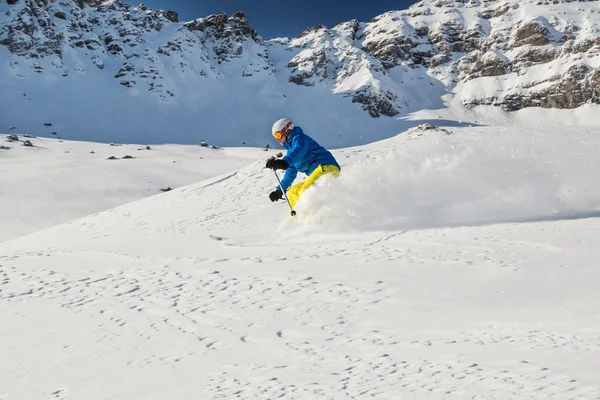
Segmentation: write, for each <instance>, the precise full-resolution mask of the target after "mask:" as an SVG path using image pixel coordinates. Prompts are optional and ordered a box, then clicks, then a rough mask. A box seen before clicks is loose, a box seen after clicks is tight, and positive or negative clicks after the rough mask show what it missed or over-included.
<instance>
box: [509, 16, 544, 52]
mask: <svg viewBox="0 0 600 400" xmlns="http://www.w3.org/2000/svg"><path fill="white" fill-rule="evenodd" d="M549 36H550V32H548V28H546V27H545V26H543V25H542V24H541V23H540V22H539V21H531V22H528V23H525V24H523V25H521V26H519V27H518V28H517V30H516V32H515V37H514V45H513V46H514V47H520V46H524V45H527V44H529V45H532V46H543V45H546V44H549V43H550V39H549Z"/></svg>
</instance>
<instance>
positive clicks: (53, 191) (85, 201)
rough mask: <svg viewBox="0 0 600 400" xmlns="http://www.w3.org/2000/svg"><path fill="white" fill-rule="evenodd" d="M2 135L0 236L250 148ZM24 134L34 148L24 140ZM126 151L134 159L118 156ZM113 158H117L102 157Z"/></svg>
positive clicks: (226, 160)
mask: <svg viewBox="0 0 600 400" xmlns="http://www.w3.org/2000/svg"><path fill="white" fill-rule="evenodd" d="M20 140H21V141H20V142H7V141H6V135H0V145H1V146H2V147H1V148H0V164H1V165H2V168H0V210H3V211H2V217H1V223H0V242H2V241H4V240H8V239H14V238H16V237H19V236H22V235H25V234H29V233H33V232H36V231H38V230H41V229H45V228H49V227H51V226H54V225H57V224H62V223H65V222H68V221H71V220H73V219H76V218H81V217H85V216H87V215H90V214H93V213H96V212H100V211H105V210H107V209H109V208H112V207H116V206H118V205H121V204H124V203H128V202H130V201H134V200H139V199H141V198H144V197H148V196H151V195H153V194H157V193H160V190H161V189H166V188H168V187H171V188H177V187H181V186H184V185H188V184H190V183H192V182H198V181H199V180H204V179H208V178H211V177H214V176H216V175H220V174H222V173H225V172H227V171H231V170H232V169H236V168H239V167H241V166H243V165H246V164H248V163H250V162H253V161H255V160H257V159H259V158H262V157H264V156H265V154H267V153H265V152H264V151H261V150H259V149H256V148H244V147H239V148H234V149H219V150H213V149H209V148H204V147H200V146H182V145H157V146H154V145H153V146H150V150H146V145H133V144H123V145H121V144H118V146H110V145H109V144H102V143H91V142H73V141H63V140H59V139H46V138H26V137H23V136H20ZM23 140H30V141H31V142H32V144H33V145H34V147H25V146H23ZM127 155H130V156H132V157H134V159H122V157H125V156H127ZM109 157H116V158H117V160H107V158H109Z"/></svg>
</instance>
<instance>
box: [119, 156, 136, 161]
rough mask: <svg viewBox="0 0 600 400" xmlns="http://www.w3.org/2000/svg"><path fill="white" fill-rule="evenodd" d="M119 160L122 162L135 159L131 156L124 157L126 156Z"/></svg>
mask: <svg viewBox="0 0 600 400" xmlns="http://www.w3.org/2000/svg"><path fill="white" fill-rule="evenodd" d="M121 158H122V159H123V160H131V159H133V158H135V157H133V156H130V155H126V156H123V157H121Z"/></svg>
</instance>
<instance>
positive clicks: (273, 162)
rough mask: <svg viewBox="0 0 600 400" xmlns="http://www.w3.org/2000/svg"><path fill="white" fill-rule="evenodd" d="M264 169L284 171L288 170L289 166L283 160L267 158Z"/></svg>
mask: <svg viewBox="0 0 600 400" xmlns="http://www.w3.org/2000/svg"><path fill="white" fill-rule="evenodd" d="M265 168H269V169H273V170H275V169H283V170H286V169H288V168H289V165H288V163H287V162H285V161H284V160H280V159H277V158H269V160H268V161H267V165H266V166H265Z"/></svg>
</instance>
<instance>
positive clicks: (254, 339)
mask: <svg viewBox="0 0 600 400" xmlns="http://www.w3.org/2000/svg"><path fill="white" fill-rule="evenodd" d="M598 138H599V136H598V132H597V129H585V130H581V129H573V128H571V129H569V130H567V131H566V132H563V131H562V129H556V130H554V131H551V132H544V131H541V130H529V129H519V128H472V129H451V130H447V131H444V130H436V131H431V130H430V131H419V130H411V131H409V132H406V133H405V134H403V135H400V136H397V137H394V138H391V139H389V140H386V141H384V142H381V143H375V144H372V145H369V146H364V147H356V148H349V149H344V150H340V151H337V152H336V157H337V158H338V159H339V160H340V161H341V162H342V167H343V170H342V175H341V177H340V178H338V179H336V180H324V181H321V183H320V184H319V186H318V187H316V188H313V189H311V190H309V191H308V192H307V193H306V196H307V197H305V198H303V199H302V200H301V202H300V203H299V217H300V218H299V219H298V220H295V219H291V217H288V210H287V206H286V205H285V204H281V203H278V204H272V203H270V202H269V201H268V199H267V197H266V193H268V190H269V189H270V188H272V187H273V185H274V180H275V179H274V177H273V176H272V173H269V171H266V170H264V168H263V165H262V164H263V163H262V162H260V163H258V162H257V163H254V164H252V165H249V166H246V167H244V168H242V169H239V170H237V171H234V172H231V173H228V174H225V175H222V176H219V177H216V178H214V179H211V180H208V181H204V182H201V183H198V184H194V185H190V186H188V187H185V188H181V189H178V190H175V191H172V192H169V193H165V194H162V195H158V196H155V197H152V198H148V199H145V200H142V201H138V202H135V203H131V204H128V205H124V206H121V207H118V208H116V209H113V210H109V211H107V212H104V213H100V214H97V215H94V216H90V217H87V218H84V219H82V220H79V221H74V222H72V223H69V224H65V225H62V226H58V227H55V228H52V229H50V230H47V231H44V232H39V233H36V234H33V235H30V236H27V237H23V238H20V239H17V240H14V241H9V242H5V243H2V244H0V311H1V312H0V334H1V336H2V338H3V340H2V341H0V351H1V353H2V355H3V357H2V361H1V362H0V376H2V377H3V385H1V386H0V396H1V397H7V398H13V397H18V398H47V397H57V398H86V399H90V400H96V399H106V398H128V399H181V398H207V399H222V398H234V397H241V398H288V399H299V398H314V399H331V398H339V399H350V398H359V399H362V398H372V397H375V398H395V397H398V396H402V397H410V398H413V399H446V400H447V399H464V398H474V397H475V398H477V397H481V398H492V399H505V398H511V399H547V398H552V397H556V398H574V399H595V398H598V397H599V396H600V387H599V386H598V380H597V371H598V370H599V368H600V364H599V360H600V357H599V355H600V319H599V316H598V313H597V304H598V303H599V301H600V298H599V294H598V290H597V282H598V279H599V278H600V275H599V274H600V272H599V270H598V268H597V267H596V265H597V259H598V257H599V256H600V254H599V250H598V246H597V245H596V243H597V242H598V240H599V239H600V238H598V230H597V225H598V220H599V218H600V204H599V203H598V197H597V195H596V194H597V193H598V190H599V189H600V188H599V187H598V185H599V183H598V180H597V179H596V177H595V174H594V172H595V171H597V170H598V168H599V167H600V165H599V163H600V161H599V160H598V157H597V154H598V151H597V150H598V148H599V146H600V139H598ZM556 148H560V149H561V152H558V153H557V152H556V150H555V149H556ZM549 155H552V157H549ZM467 183H468V184H467ZM224 199H226V201H224ZM323 199H324V200H326V202H325V203H323ZM517 221H518V222H517ZM498 222H504V223H502V224H499V223H498ZM466 225H471V226H466ZM452 226H454V227H452ZM423 228H429V229H423ZM209 234H214V235H218V236H222V237H223V240H221V241H214V240H212V239H210V238H209ZM32 349H34V351H32ZM92 360H93V362H92Z"/></svg>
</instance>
